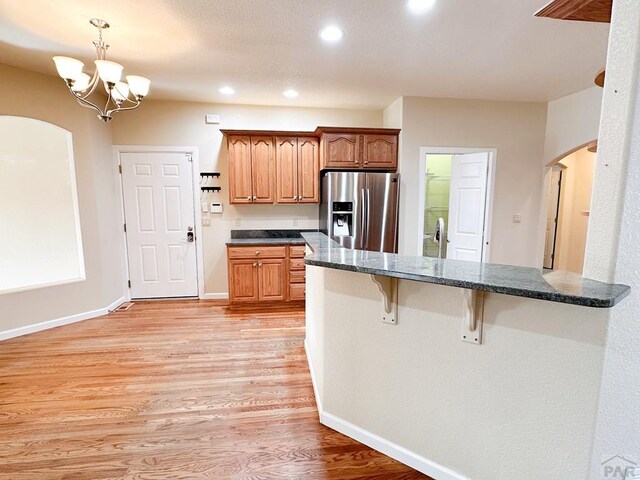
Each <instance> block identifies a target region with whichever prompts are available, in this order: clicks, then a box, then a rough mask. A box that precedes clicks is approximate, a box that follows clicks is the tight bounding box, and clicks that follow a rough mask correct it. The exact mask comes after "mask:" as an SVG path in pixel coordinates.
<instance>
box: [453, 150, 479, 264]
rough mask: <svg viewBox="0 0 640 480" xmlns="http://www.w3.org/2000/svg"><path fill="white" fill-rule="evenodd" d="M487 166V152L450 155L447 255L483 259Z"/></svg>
mask: <svg viewBox="0 0 640 480" xmlns="http://www.w3.org/2000/svg"><path fill="white" fill-rule="evenodd" d="M488 167H489V153H488V152H482V153H468V154H464V155H454V156H453V159H452V163H451V187H450V193H449V228H448V230H447V242H448V245H447V258H453V259H457V260H470V261H474V262H481V261H483V258H482V252H483V243H484V232H485V211H486V208H485V207H486V199H487V179H488Z"/></svg>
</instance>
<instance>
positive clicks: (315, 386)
mask: <svg viewBox="0 0 640 480" xmlns="http://www.w3.org/2000/svg"><path fill="white" fill-rule="evenodd" d="M304 353H305V356H306V357H307V365H308V366H309V373H310V374H311V384H312V385H313V396H314V397H315V398H316V407H317V409H318V417H320V419H322V399H321V398H320V392H319V391H318V383H317V381H316V374H315V369H314V368H313V361H312V360H311V355H309V344H308V343H307V339H306V338H305V339H304ZM320 423H322V420H321V421H320Z"/></svg>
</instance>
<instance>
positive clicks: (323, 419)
mask: <svg viewBox="0 0 640 480" xmlns="http://www.w3.org/2000/svg"><path fill="white" fill-rule="evenodd" d="M304 350H305V353H306V354H307V364H308V365H309V372H310V373H311V383H312V384H313V394H314V396H315V397H316V406H317V407H318V413H319V415H320V423H322V424H323V425H325V426H327V427H329V428H331V429H333V430H335V431H337V432H340V433H342V434H343V435H346V436H347V437H350V438H353V439H354V440H357V441H358V442H360V443H363V444H364V445H367V446H368V447H371V448H373V449H374V450H377V451H378V452H380V453H384V454H385V455H387V456H388V457H391V458H393V459H394V460H397V461H399V462H400V463H404V464H405V465H408V466H409V467H411V468H414V469H416V470H418V471H419V472H422V473H424V474H425V475H428V476H430V477H432V478H434V479H436V480H470V479H469V478H468V477H465V476H464V475H462V474H460V473H458V472H455V471H453V470H451V469H450V468H447V467H444V466H442V465H440V464H438V463H435V462H432V461H431V460H429V459H428V458H425V457H423V456H421V455H418V454H417V453H415V452H412V451H410V450H407V449H406V448H404V447H401V446H400V445H398V444H396V443H393V442H391V441H389V440H387V439H385V438H382V437H380V436H378V435H376V434H375V433H372V432H369V431H367V430H365V429H363V428H360V427H358V426H357V425H354V424H353V423H350V422H347V421H346V420H343V419H342V418H340V417H337V416H335V415H333V414H331V413H329V412H325V411H324V409H323V408H322V400H321V398H320V395H319V392H318V385H317V383H316V376H315V371H314V368H313V360H312V359H311V355H309V344H308V343H307V339H306V338H305V340H304Z"/></svg>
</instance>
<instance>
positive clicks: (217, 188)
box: [200, 187, 222, 192]
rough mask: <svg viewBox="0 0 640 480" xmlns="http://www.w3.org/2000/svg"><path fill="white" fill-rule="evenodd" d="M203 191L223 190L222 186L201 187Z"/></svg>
mask: <svg viewBox="0 0 640 480" xmlns="http://www.w3.org/2000/svg"><path fill="white" fill-rule="evenodd" d="M200 190H202V191H203V192H219V191H220V190H222V188H220V187H200Z"/></svg>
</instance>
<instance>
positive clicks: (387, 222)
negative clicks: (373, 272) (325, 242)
mask: <svg viewBox="0 0 640 480" xmlns="http://www.w3.org/2000/svg"><path fill="white" fill-rule="evenodd" d="M399 196H400V175H399V174H397V173H368V172H367V173H363V172H325V173H324V175H323V177H322V197H321V203H320V230H321V231H322V232H324V233H326V234H327V235H328V236H330V237H331V238H332V239H333V240H335V241H336V242H338V243H340V244H341V245H342V246H344V247H346V248H355V249H357V250H370V251H374V252H391V253H395V252H397V251H398V203H399Z"/></svg>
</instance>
